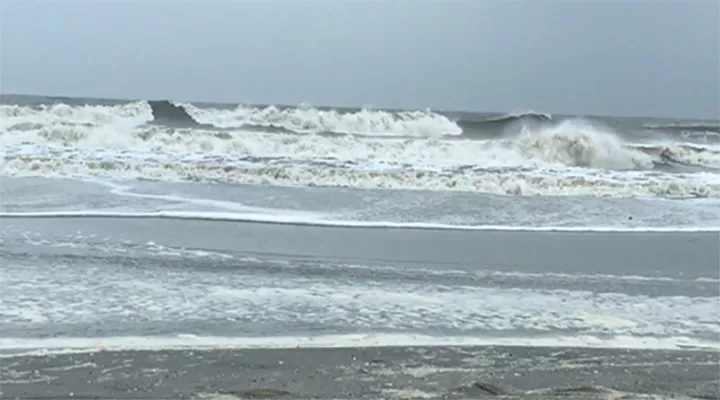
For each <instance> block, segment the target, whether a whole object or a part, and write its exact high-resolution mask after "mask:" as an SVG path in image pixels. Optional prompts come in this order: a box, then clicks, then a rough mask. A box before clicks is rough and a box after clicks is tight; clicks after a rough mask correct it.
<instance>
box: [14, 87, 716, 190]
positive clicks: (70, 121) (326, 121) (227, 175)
mask: <svg viewBox="0 0 720 400" xmlns="http://www.w3.org/2000/svg"><path fill="white" fill-rule="evenodd" d="M0 117H1V118H0V147H1V150H2V153H3V156H4V157H3V159H4V160H3V162H2V164H0V174H2V175H6V176H39V175H40V176H62V177H93V176H103V177H107V178H111V179H126V178H128V179H159V180H170V181H173V180H174V181H178V180H180V181H182V180H195V181H214V182H229V183H261V184H265V183H267V184H280V185H293V186H294V185H301V186H303V185H304V186H342V187H362V188H386V189H395V188H397V189H422V190H463V191H472V192H483V193H494V194H509V195H518V194H519V195H566V194H571V195H593V196H596V195H599V196H619V197H624V196H653V197H670V198H688V197H715V196H718V188H717V185H718V179H717V178H718V172H720V147H718V146H714V145H700V144H692V143H684V142H678V141H668V140H665V141H663V142H660V141H655V142H653V143H649V144H648V143H637V142H633V141H632V140H630V139H629V138H628V137H626V136H623V134H621V133H618V132H617V131H616V130H613V129H609V128H607V127H604V126H602V125H598V124H597V123H595V122H593V121H587V120H583V119H562V118H560V119H559V120H556V119H555V118H554V117H553V116H550V115H544V114H541V113H536V112H532V111H529V112H524V113H518V114H512V115H507V116H503V117H482V118H481V119H477V116H475V117H473V118H475V119H474V120H473V118H470V117H466V118H465V119H462V118H461V119H459V120H456V121H453V120H451V119H449V118H448V117H446V116H443V115H441V114H437V113H433V112H431V111H425V112H390V111H373V110H355V111H351V112H341V111H339V110H318V109H315V108H312V107H302V108H285V109H281V108H277V107H272V106H270V107H265V108H257V107H243V106H240V107H236V108H231V109H225V110H221V109H213V108H200V107H196V106H193V105H177V104H173V103H171V102H167V101H160V102H146V101H138V102H130V103H120V104H115V105H68V104H64V103H57V104H51V105H32V106H22V105H8V104H4V105H0ZM167 121H171V123H169V122H167ZM238 121H239V122H238ZM458 121H461V122H458ZM462 121H464V122H462ZM468 121H469V122H468ZM486 123H487V124H491V125H492V124H493V123H499V124H500V125H499V128H498V130H502V131H503V132H504V133H502V134H501V135H500V136H497V137H495V138H493V139H488V138H487V137H486V138H484V139H481V138H479V137H472V138H470V137H469V134H467V133H463V132H464V131H466V130H468V129H469V128H467V126H465V127H464V128H463V127H461V126H464V125H463V124H480V125H482V124H486ZM173 124H175V125H177V126H169V125H173ZM238 124H240V126H241V128H237V127H232V126H236V125H238ZM187 125H191V126H187ZM223 126H225V127H223ZM247 126H253V127H258V126H262V127H263V129H265V130H264V131H252V130H250V131H249V130H248V129H246V128H245V127H247ZM508 126H513V128H512V130H511V131H508V129H507V127H508ZM253 129H254V128H253ZM273 129H276V130H275V131H273V132H270V131H272V130H273ZM473 129H476V128H473ZM477 129H480V128H477ZM301 131H302V132H304V133H303V134H298V132H301ZM330 131H331V132H338V131H342V132H350V133H353V134H343V135H339V134H337V133H327V132H330ZM317 132H325V133H323V134H317ZM358 132H359V133H362V134H363V135H360V136H358V135H357V134H356V133H358ZM448 132H450V133H451V134H450V135H449V136H448V135H447V134H448ZM408 135H410V136H412V137H410V136H408ZM488 135H490V136H492V135H491V134H488Z"/></svg>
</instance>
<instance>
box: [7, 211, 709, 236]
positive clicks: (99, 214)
mask: <svg viewBox="0 0 720 400" xmlns="http://www.w3.org/2000/svg"><path fill="white" fill-rule="evenodd" d="M3 218H6V219H10V218H135V219H137V218H164V219H188V220H211V221H234V222H253V223H268V224H283V225H308V226H319V227H336V228H342V227H352V228H388V229H390V228H393V229H425V230H472V231H512V232H720V227H687V228H682V227H618V226H597V227H587V226H586V227H564V226H537V227H532V226H504V225H450V224H436V223H419V222H418V223H415V222H385V221H347V220H345V221H343V220H322V219H313V218H308V217H307V216H295V215H291V214H288V215H264V214H258V213H232V212H214V211H156V212H118V211H92V210H88V211H40V212H0V219H3Z"/></svg>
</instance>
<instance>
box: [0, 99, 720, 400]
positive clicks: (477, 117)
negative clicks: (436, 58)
mask: <svg viewBox="0 0 720 400" xmlns="http://www.w3.org/2000/svg"><path fill="white" fill-rule="evenodd" d="M0 100H1V105H0V153H1V154H2V161H0V200H1V206H2V207H1V211H0V224H1V225H2V226H1V228H2V236H1V240H2V242H1V245H2V251H1V252H0V398H1V399H3V400H4V399H6V398H27V399H31V398H32V399H40V398H42V399H50V398H57V399H64V398H75V399H90V398H93V399H95V398H98V399H109V398H122V399H130V398H133V399H139V398H147V399H158V398H185V399H189V398H198V399H199V398H204V399H212V398H216V399H220V398H224V399H236V398H246V397H253V396H255V397H263V396H264V398H268V397H270V398H275V397H278V398H279V397H283V398H298V399H305V398H321V399H331V398H339V399H352V398H373V399H374V398H406V399H410V398H556V397H557V398H620V397H621V396H628V397H623V398H650V397H649V396H651V395H658V396H680V397H682V396H686V397H688V398H705V399H709V398H720V393H719V390H720V384H718V371H719V370H720V366H719V364H718V360H719V359H720V356H719V354H720V353H718V351H719V350H720V236H719V235H720V122H719V121H717V120H697V121H696V120H679V119H657V118H618V117H587V116H569V115H548V114H543V113H540V112H534V111H525V112H517V113H510V114H478V113H463V112H443V111H436V110H432V111H431V110H415V111H403V110H375V109H337V108H327V107H313V106H309V105H301V106H296V107H286V106H282V107H281V106H252V105H239V106H238V105H237V104H233V105H229V104H197V103H193V104H190V103H182V102H169V101H144V100H143V101H129V100H127V101H125V100H100V99H80V98H59V97H38V96H19V95H3V96H2V98H1V99H0ZM713 396H715V397H713ZM655 398H657V397H655Z"/></svg>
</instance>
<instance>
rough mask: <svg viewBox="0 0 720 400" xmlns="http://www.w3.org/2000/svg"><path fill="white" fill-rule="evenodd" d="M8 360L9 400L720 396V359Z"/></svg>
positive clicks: (547, 354)
mask: <svg viewBox="0 0 720 400" xmlns="http://www.w3.org/2000/svg"><path fill="white" fill-rule="evenodd" d="M0 360H1V361H2V365H3V367H2V391H3V394H2V399H3V400H4V399H15V398H18V399H200V398H217V395H218V394H223V393H224V394H228V393H231V392H234V391H235V392H238V393H239V392H242V391H253V390H255V391H259V390H271V391H275V392H274V393H275V395H274V396H273V395H270V394H268V393H262V392H256V393H254V395H255V396H256V397H258V396H259V397H260V398H263V397H262V396H263V395H264V396H266V397H264V398H268V397H267V396H270V397H269V398H275V397H277V398H287V399H377V398H437V399H460V398H467V399H499V398H523V399H524V398H528V399H557V398H562V399H606V398H616V399H619V398H624V399H633V398H650V397H649V396H648V395H649V394H657V395H662V396H671V397H672V396H676V397H674V398H678V397H677V396H680V398H682V397H685V396H688V397H690V398H699V399H720V382H719V379H720V378H719V377H720V375H719V373H720V364H719V362H720V353H718V352H695V351H654V350H653V351H650V350H607V349H570V348H524V347H474V348H468V347H387V348H359V349H278V350H269V349H252V350H194V351H193V350H170V351H122V352H97V353H87V354H72V355H46V356H21V357H15V358H3V359H0ZM616 391H619V393H618V392H616ZM252 394H253V393H248V392H246V393H245V394H244V395H240V394H238V395H232V396H226V397H224V398H226V399H233V398H253V397H252V396H251V395H252ZM624 396H627V397H624ZM220 398H223V397H220Z"/></svg>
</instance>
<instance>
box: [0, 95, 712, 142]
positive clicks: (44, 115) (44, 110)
mask: <svg viewBox="0 0 720 400" xmlns="http://www.w3.org/2000/svg"><path fill="white" fill-rule="evenodd" d="M5 97H7V96H5ZM11 100H12V99H11ZM21 103H23V105H18V104H8V103H7V102H5V103H4V104H1V105H0V120H2V119H6V120H11V121H10V122H22V121H19V120H24V121H28V120H37V119H42V120H45V121H51V120H55V121H58V120H62V121H65V122H85V123H94V124H105V123H110V122H114V123H118V122H121V121H124V122H126V123H130V124H133V123H134V124H135V125H137V124H143V123H148V122H153V121H154V122H155V123H158V124H166V125H169V126H173V127H180V126H182V127H197V125H203V126H205V127H208V128H214V129H221V130H222V129H244V130H251V131H258V132H278V133H290V132H293V133H301V134H308V133H314V134H355V135H366V136H367V135H369V136H405V137H438V138H439V137H466V138H478V139H483V138H485V139H487V138H497V137H503V136H506V135H508V134H509V135H512V134H516V133H518V132H519V130H520V129H521V128H523V127H532V128H540V127H543V126H547V125H549V124H553V123H558V122H559V121H561V120H563V119H565V118H567V117H559V118H555V117H554V116H553V115H550V114H546V113H542V112H536V111H532V110H530V111H526V112H520V113H508V114H473V113H460V112H437V111H431V110H423V111H420V110H418V111H402V110H373V109H333V108H322V107H321V108H318V107H312V106H304V105H303V106H298V107H290V106H273V105H269V106H246V105H238V106H227V105H222V106H220V105H216V106H213V105H202V106H197V105H194V104H190V103H177V102H169V101H135V102H128V101H126V102H121V101H110V100H92V99H67V98H40V99H35V98H33V99H32V101H29V100H24V101H22V102H21ZM98 103H101V104H98ZM161 105H162V106H161ZM168 105H172V106H176V107H175V108H176V109H174V110H173V107H168ZM153 107H156V108H157V109H156V112H155V113H153ZM158 111H159V112H158ZM597 118H599V117H593V118H591V119H593V120H594V121H595V120H597ZM586 119H587V118H586ZM624 121H625V120H624ZM7 123H9V122H8V121H5V123H3V121H0V127H4V126H5V127H6V125H7ZM610 125H612V126H613V128H616V129H615V130H616V131H617V132H619V133H620V134H622V135H623V136H637V135H639V134H643V135H646V136H647V132H648V131H650V132H651V136H650V137H653V136H654V137H663V136H668V137H672V138H677V139H682V138H685V139H688V140H692V141H694V142H700V143H708V142H713V143H714V142H718V141H720V129H719V124H718V123H717V122H712V123H708V122H704V123H700V122H698V123H693V122H690V123H666V124H657V123H656V124H650V123H643V122H642V121H636V122H628V121H625V122H623V123H622V124H621V125H618V126H615V125H614V124H613V123H611V124H610ZM655 131H657V132H655ZM642 132H645V133H642ZM652 132H655V133H652Z"/></svg>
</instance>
